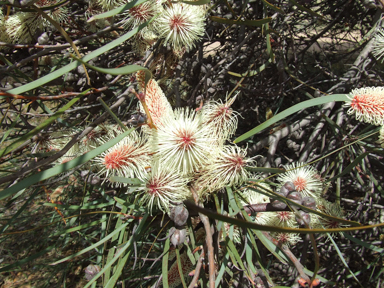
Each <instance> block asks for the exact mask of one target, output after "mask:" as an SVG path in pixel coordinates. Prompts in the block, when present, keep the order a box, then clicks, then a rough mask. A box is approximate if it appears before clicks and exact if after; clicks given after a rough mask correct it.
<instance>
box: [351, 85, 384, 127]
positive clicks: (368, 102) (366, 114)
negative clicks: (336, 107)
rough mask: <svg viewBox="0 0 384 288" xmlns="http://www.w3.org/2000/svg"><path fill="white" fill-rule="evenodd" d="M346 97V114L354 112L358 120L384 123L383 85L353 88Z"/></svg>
mask: <svg viewBox="0 0 384 288" xmlns="http://www.w3.org/2000/svg"><path fill="white" fill-rule="evenodd" d="M348 98H349V99H350V101H348V102H347V103H346V105H347V106H350V108H349V109H348V114H355V117H356V119H357V120H359V121H364V122H367V123H370V124H373V125H378V126H379V125H384V87H366V88H360V89H354V90H352V92H351V93H349V95H348Z"/></svg>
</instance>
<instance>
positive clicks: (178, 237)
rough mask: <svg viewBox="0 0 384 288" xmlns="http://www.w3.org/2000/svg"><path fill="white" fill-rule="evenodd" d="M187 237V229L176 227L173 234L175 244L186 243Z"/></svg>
mask: <svg viewBox="0 0 384 288" xmlns="http://www.w3.org/2000/svg"><path fill="white" fill-rule="evenodd" d="M186 237H187V230H186V229H181V230H179V229H176V230H175V232H173V234H172V236H171V242H172V245H173V246H175V247H176V246H179V245H181V244H183V243H184V241H185V238H186Z"/></svg>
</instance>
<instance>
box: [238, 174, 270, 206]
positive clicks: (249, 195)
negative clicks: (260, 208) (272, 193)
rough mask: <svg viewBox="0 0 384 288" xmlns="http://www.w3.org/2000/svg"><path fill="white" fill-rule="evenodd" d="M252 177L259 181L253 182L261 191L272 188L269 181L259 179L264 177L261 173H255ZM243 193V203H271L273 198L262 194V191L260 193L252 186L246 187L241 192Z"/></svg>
mask: <svg viewBox="0 0 384 288" xmlns="http://www.w3.org/2000/svg"><path fill="white" fill-rule="evenodd" d="M250 178H252V180H251V181H252V182H253V180H256V181H257V182H253V183H254V184H255V185H254V186H255V188H256V189H260V190H261V191H265V190H267V191H268V190H272V189H271V186H269V185H268V184H267V183H265V182H263V181H258V180H260V179H261V178H262V176H261V175H260V174H254V175H250ZM257 186H261V187H257ZM241 195H242V196H243V198H244V200H246V202H245V201H243V200H240V202H241V203H242V204H243V205H252V204H261V203H270V202H271V201H270V200H271V199H270V198H269V197H268V196H266V195H264V194H262V193H259V192H257V191H255V190H253V189H250V188H245V189H244V190H243V191H242V192H241Z"/></svg>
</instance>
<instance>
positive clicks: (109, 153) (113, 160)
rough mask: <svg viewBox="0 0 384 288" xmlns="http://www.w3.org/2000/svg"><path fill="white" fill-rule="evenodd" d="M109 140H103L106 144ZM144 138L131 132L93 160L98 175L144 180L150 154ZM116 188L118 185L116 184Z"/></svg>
mask: <svg viewBox="0 0 384 288" xmlns="http://www.w3.org/2000/svg"><path fill="white" fill-rule="evenodd" d="M108 140H109V139H108V137H107V139H105V140H104V141H105V142H107V141H108ZM146 140H147V139H146V138H145V137H140V135H139V134H138V133H137V132H136V131H133V132H131V133H130V134H129V135H128V136H127V137H125V138H124V139H123V140H121V141H120V142H119V143H117V144H116V145H114V146H113V147H111V148H109V149H108V150H106V151H105V152H103V153H102V154H101V155H100V156H98V157H96V158H95V160H94V161H95V162H96V163H97V164H98V166H99V167H100V172H99V173H98V175H102V174H104V175H105V177H106V178H108V177H111V176H119V177H127V178H134V177H137V178H139V179H144V178H145V176H146V174H147V172H146V168H148V167H149V166H150V156H149V154H150V153H151V151H150V149H149V146H148V144H147V142H146ZM117 185H118V186H119V185H120V184H117Z"/></svg>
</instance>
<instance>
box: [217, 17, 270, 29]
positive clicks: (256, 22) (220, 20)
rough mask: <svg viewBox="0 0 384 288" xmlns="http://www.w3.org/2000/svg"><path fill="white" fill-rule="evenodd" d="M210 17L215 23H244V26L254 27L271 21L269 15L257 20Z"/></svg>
mask: <svg viewBox="0 0 384 288" xmlns="http://www.w3.org/2000/svg"><path fill="white" fill-rule="evenodd" d="M210 18H211V20H212V21H215V22H217V23H222V24H228V25H234V24H235V25H246V26H256V27H261V26H262V25H264V24H265V23H268V22H271V21H272V18H271V17H267V18H264V19H259V20H232V19H226V18H221V17H216V16H211V17H210Z"/></svg>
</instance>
